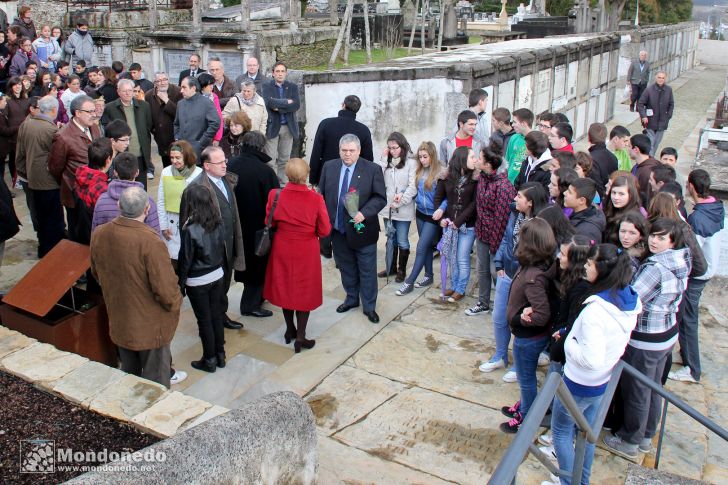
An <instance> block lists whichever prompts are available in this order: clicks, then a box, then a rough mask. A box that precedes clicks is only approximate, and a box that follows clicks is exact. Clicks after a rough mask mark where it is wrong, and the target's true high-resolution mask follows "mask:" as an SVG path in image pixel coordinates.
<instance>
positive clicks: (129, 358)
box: [118, 344, 172, 387]
mask: <svg viewBox="0 0 728 485" xmlns="http://www.w3.org/2000/svg"><path fill="white" fill-rule="evenodd" d="M118 349H119V359H120V360H121V370H123V371H124V372H127V373H129V374H133V375H135V376H139V377H143V378H144V379H149V380H150V381H154V382H157V383H159V384H161V385H163V386H165V387H169V379H170V377H172V366H171V364H172V352H171V351H170V349H169V344H167V345H163V346H161V347H159V348H157V349H149V350H129V349H125V348H122V347H119V348H118Z"/></svg>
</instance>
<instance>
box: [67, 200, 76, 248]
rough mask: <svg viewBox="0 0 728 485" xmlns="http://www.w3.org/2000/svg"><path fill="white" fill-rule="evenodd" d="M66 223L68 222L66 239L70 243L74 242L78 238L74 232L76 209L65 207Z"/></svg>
mask: <svg viewBox="0 0 728 485" xmlns="http://www.w3.org/2000/svg"><path fill="white" fill-rule="evenodd" d="M66 221H68V238H69V239H70V240H71V241H74V242H78V241H76V240H77V239H78V238H77V237H76V231H77V227H76V226H77V225H78V208H76V207H66Z"/></svg>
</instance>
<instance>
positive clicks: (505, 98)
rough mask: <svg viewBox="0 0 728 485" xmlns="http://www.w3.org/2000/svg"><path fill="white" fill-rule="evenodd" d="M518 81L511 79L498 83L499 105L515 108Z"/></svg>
mask: <svg viewBox="0 0 728 485" xmlns="http://www.w3.org/2000/svg"><path fill="white" fill-rule="evenodd" d="M515 89H516V81H515V80H510V81H506V82H504V83H500V84H499V85H498V107H499V108H508V109H509V110H511V111H512V110H513V101H514V97H515V93H514V91H515Z"/></svg>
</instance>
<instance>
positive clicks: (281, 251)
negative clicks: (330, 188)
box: [263, 158, 331, 353]
mask: <svg viewBox="0 0 728 485" xmlns="http://www.w3.org/2000/svg"><path fill="white" fill-rule="evenodd" d="M308 172H309V167H308V164H307V163H306V161H305V160H301V159H300V158H291V159H290V160H289V161H288V163H287V164H286V176H287V177H288V184H287V185H286V186H285V187H284V188H283V190H281V193H280V196H279V197H278V204H277V205H276V208H275V210H274V211H273V222H272V225H273V227H274V228H275V231H276V232H275V237H274V238H273V245H272V247H271V251H270V258H269V259H268V267H267V269H266V274H265V288H264V290H263V297H264V298H265V299H266V300H268V301H269V302H271V303H272V304H273V305H276V306H279V307H281V308H283V317H284V318H285V320H286V333H285V336H284V337H285V339H286V343H287V344H289V343H291V340H293V339H294V338H295V339H296V342H295V344H294V348H295V350H296V353H298V352H300V351H301V348H304V349H310V348H313V346H314V345H316V341H315V340H307V339H306V325H307V323H308V316H309V314H310V313H311V311H312V310H315V309H316V308H318V307H320V306H321V304H322V303H323V290H322V288H321V258H320V257H319V238H321V237H325V236H327V235H328V234H329V233H330V232H331V223H330V222H329V215H328V212H327V211H326V204H325V203H324V198H323V197H322V196H321V195H320V194H319V193H317V192H315V191H313V190H311V189H309V188H308V186H307V185H306V180H307V179H308ZM276 192H277V190H276V189H274V190H271V191H270V193H269V194H268V205H267V208H266V220H267V218H268V214H270V211H271V207H272V206H273V199H275V196H276ZM294 312H295V313H296V321H297V323H298V328H296V326H294V324H293V313H294Z"/></svg>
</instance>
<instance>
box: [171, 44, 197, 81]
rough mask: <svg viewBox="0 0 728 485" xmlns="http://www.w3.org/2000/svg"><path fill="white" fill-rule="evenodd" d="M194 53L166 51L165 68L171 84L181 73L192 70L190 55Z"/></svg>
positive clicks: (179, 50) (175, 50)
mask: <svg viewBox="0 0 728 485" xmlns="http://www.w3.org/2000/svg"><path fill="white" fill-rule="evenodd" d="M193 53H194V51H188V50H181V49H164V66H165V70H166V72H167V75H168V76H169V79H170V81H171V82H174V81H175V80H177V79H178V78H179V73H180V72H182V71H184V70H185V69H189V68H190V65H189V64H190V63H189V59H190V55H191V54H193Z"/></svg>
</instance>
